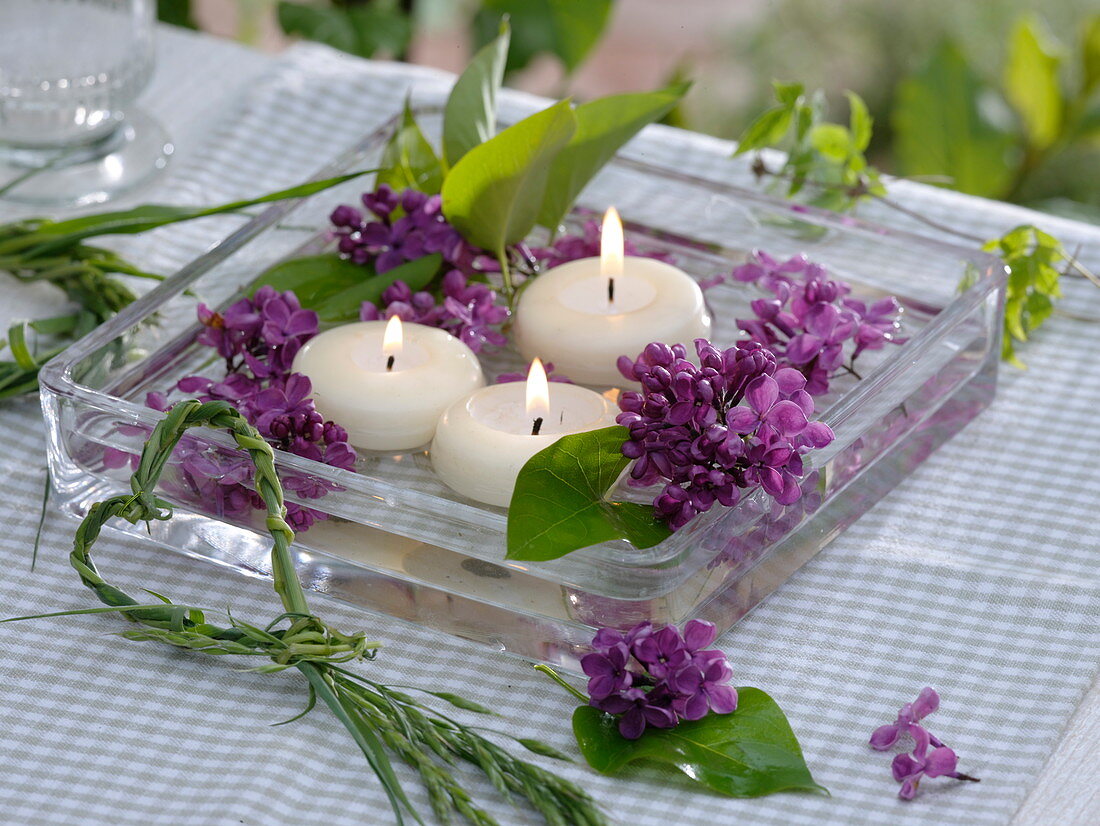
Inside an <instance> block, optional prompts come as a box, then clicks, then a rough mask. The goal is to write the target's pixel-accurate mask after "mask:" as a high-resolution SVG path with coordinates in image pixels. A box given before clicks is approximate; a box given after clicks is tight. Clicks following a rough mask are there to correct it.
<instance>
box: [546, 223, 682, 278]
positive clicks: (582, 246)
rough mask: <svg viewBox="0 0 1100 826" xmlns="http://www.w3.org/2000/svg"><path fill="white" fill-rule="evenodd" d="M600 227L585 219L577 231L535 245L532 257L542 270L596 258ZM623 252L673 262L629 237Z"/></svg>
mask: <svg viewBox="0 0 1100 826" xmlns="http://www.w3.org/2000/svg"><path fill="white" fill-rule="evenodd" d="M601 230H602V227H601V224H600V222H599V221H585V222H584V227H583V228H582V229H581V231H580V232H579V233H576V234H571V235H562V236H561V237H560V238H558V239H557V240H556V241H555V242H554V243H553V244H551V245H550V246H549V247H535V248H532V249H531V255H532V257H534V258H535V259H536V260H537V261H538V262H539V264H540V265H541V267H542V268H543V269H544V270H547V269H550V268H552V267H557V266H560V265H561V264H566V263H568V262H569V261H576V260H578V259H580V258H596V257H598V256H599V254H600V233H601ZM623 252H624V253H625V254H626V255H638V256H642V257H645V258H656V259H657V260H659V261H665V262H667V263H669V264H671V263H673V261H672V256H671V255H668V254H667V253H662V252H655V251H642V250H640V249H638V247H636V246H635V245H634V244H633V243H632V242H631V241H630V239H629V238H627V239H624V249H623Z"/></svg>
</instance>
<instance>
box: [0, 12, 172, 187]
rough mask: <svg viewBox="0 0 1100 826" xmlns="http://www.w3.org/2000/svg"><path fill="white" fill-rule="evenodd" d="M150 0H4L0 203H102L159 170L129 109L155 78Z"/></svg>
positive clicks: (0, 19)
mask: <svg viewBox="0 0 1100 826" xmlns="http://www.w3.org/2000/svg"><path fill="white" fill-rule="evenodd" d="M155 21H156V2H155V0H0V197H3V198H4V199H6V200H11V201H18V202H22V203H29V204H36V205H42V206H66V205H69V206H81V205H86V204H95V203H102V202H103V201H106V200H108V199H109V198H111V197H113V196H115V195H117V194H119V193H121V192H124V191H126V190H128V189H131V188H133V187H134V186H137V185H138V184H140V183H142V182H144V181H146V180H147V179H148V178H149V177H150V176H151V175H153V174H154V173H156V172H157V171H158V170H160V169H163V168H164V166H165V165H166V163H167V161H168V157H169V156H170V155H171V153H172V144H171V143H170V142H169V141H168V137H167V135H166V133H165V132H164V129H163V128H162V127H161V126H160V124H158V123H157V122H156V121H155V120H153V119H152V118H151V117H150V116H149V115H147V114H145V113H144V112H142V111H141V110H140V109H137V108H135V107H134V100H135V99H136V98H137V96H138V94H139V93H140V92H141V91H142V89H144V87H145V85H146V84H147V83H148V81H149V78H150V76H151V75H152V71H153V59H154V48H153V46H154V44H153V35H154V25H155Z"/></svg>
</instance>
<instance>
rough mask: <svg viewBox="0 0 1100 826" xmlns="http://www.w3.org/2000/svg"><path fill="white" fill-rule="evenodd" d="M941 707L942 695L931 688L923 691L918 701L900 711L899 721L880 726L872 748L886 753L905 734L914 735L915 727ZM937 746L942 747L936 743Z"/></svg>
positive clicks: (871, 741) (927, 687) (874, 736)
mask: <svg viewBox="0 0 1100 826" xmlns="http://www.w3.org/2000/svg"><path fill="white" fill-rule="evenodd" d="M939 707H940V695H939V694H937V693H936V690H935V689H934V688H932V687H931V686H925V687H924V688H922V689H921V691H920V694H919V695H918V696H917V699H916V700H914V701H913V702H911V703H906V704H905V705H903V706H902V707H901V710H900V711H898V719H897V720H895V721H894V722H893V723H891V724H890V725H887V726H879V727H878V728H877V729H875V731H874V733H873V734H872V735H871V740H870V744H871V748H873V749H877V750H878V751H885V750H886V749H888V748H890V747H892V746H893V745H894V744H895V743H896V742H897V741H898V738H899V737H901V735H903V734H912V733H913V727H914V726H916V725H917V724H919V723H920V721H921V720H923V719H924V718H925V717H927V716H928V715H929V714H931V713H932V712H933V711H935V710H936V709H937V708H939ZM936 745H941V744H940V743H938V742H937V743H936Z"/></svg>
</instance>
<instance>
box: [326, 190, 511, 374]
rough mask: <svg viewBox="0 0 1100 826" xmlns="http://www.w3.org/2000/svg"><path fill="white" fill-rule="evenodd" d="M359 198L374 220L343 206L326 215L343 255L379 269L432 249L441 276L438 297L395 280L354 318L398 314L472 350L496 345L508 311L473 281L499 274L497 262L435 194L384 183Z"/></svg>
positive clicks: (490, 291) (487, 288)
mask: <svg viewBox="0 0 1100 826" xmlns="http://www.w3.org/2000/svg"><path fill="white" fill-rule="evenodd" d="M362 202H363V206H364V207H366V210H367V213H369V216H373V217H368V216H365V215H364V213H363V211H361V210H359V209H357V208H355V207H353V206H347V205H344V206H339V207H337V208H336V209H335V210H333V212H332V215H330V216H329V220H330V221H331V222H332V225H333V226H334V227H335V230H334V235H335V237H336V239H337V240H336V246H337V249H338V250H339V251H340V254H341V255H342V256H344V257H345V258H348V259H350V260H351V261H354V262H355V263H356V264H363V265H368V264H369V265H370V266H372V267H373V268H374V270H375V272H378V273H384V272H389V271H390V270H393V269H395V268H396V267H399V266H401V265H402V264H405V263H407V262H409V261H415V260H417V259H419V258H423V257H425V256H428V255H435V254H438V255H439V256H440V257H441V258H442V262H443V264H442V272H443V273H444V274H443V277H442V279H441V280H440V292H441V295H440V297H439V300H438V301H437V299H436V296H435V295H434V294H433V293H431V292H428V291H420V292H413V290H412V288H411V287H409V285H408V284H406V283H405V282H404V281H395V282H394V283H393V284H391V285H390V286H389V287H387V288H386V290H385V292H383V293H382V300H381V307H378V306H376V305H375V304H374V303H372V302H369V301H367V302H363V305H362V307H361V309H360V313H359V317H360V319H361V320H362V321H376V320H378V319H386V318H391V317H393V316H399V317H400V318H401V320H402V321H412V322H416V323H417V324H425V325H427V326H429V327H441V328H443V329H445V330H447V331H448V332H449V333H451V334H452V335H453V336H455V337H456V338H458V339H460V340H461V341H463V342H464V343H465V344H466V345H468V346H469V348H470V349H471V350H473V351H474V352H475V353H480V352H481V351H482V349H483V348H484V347H485V345H487V344H488V345H493V346H496V347H500V346H503V345H504V344H505V342H506V339H505V337H504V334H503V333H502V332H501V331H500V327H501V325H503V324H504V322H505V321H507V320H508V316H509V311H508V308H507V306H506V305H505V304H503V303H501V301H500V296H499V295H498V294H497V292H496V291H495V290H493V289H492V288H491V287H490V286H489V285H488V284H487V283H484V281H482V280H479V279H484V278H485V277H486V276H485V274H486V273H489V272H496V271H499V269H500V265H499V264H498V263H497V261H496V260H495V259H493V257H492V256H490V255H486V254H485V253H484V252H483V251H482V250H481V249H479V248H478V247H475V246H473V245H472V244H470V243H469V242H468V241H466V240H465V239H464V238H463V237H462V236H461V235H460V234H459V232H458V230H456V229H455V228H454V227H452V226H451V225H450V224H449V223H448V222H447V219H446V218H445V217H443V211H442V201H441V200H440V197H439V195H426V194H425V193H423V192H419V191H417V190H415V189H406V190H404V191H403V192H400V193H398V192H394V190H393V189H391V188H390V187H389V186H387V185H386V184H383V185H382V186H380V187H378V189H376V190H375V191H374V192H367V193H365V194H364V195H363V196H362Z"/></svg>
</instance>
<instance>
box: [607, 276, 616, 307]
mask: <svg viewBox="0 0 1100 826" xmlns="http://www.w3.org/2000/svg"><path fill="white" fill-rule="evenodd" d="M607 303H608V304H614V303H615V279H614V278H609V279H607Z"/></svg>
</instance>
